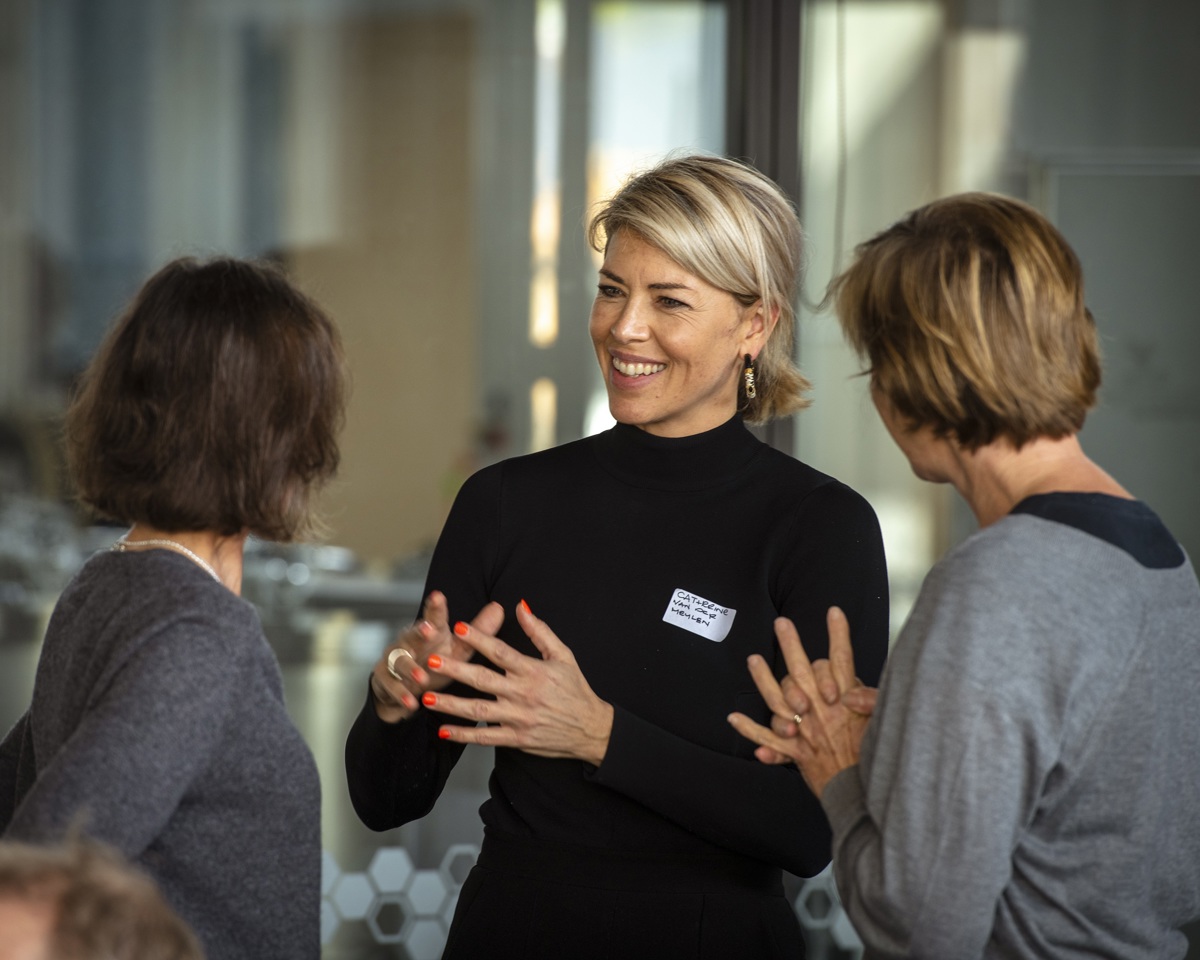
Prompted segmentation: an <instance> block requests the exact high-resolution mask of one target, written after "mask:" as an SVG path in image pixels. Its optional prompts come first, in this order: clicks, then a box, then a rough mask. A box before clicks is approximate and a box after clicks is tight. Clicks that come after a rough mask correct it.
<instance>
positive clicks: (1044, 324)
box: [829, 193, 1100, 450]
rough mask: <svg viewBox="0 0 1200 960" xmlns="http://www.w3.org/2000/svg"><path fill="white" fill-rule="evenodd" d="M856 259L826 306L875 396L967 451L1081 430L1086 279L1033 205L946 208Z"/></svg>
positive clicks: (988, 200)
mask: <svg viewBox="0 0 1200 960" xmlns="http://www.w3.org/2000/svg"><path fill="white" fill-rule="evenodd" d="M856 253H857V256H856V258H855V261H854V263H853V264H852V265H851V266H850V267H849V268H848V269H847V270H845V271H844V272H843V273H842V274H841V275H840V276H838V277H837V278H836V279H835V280H834V281H833V282H832V284H831V285H830V289H829V296H831V297H833V298H834V299H835V302H836V307H837V313H838V319H839V321H840V322H841V324H842V329H843V331H844V332H845V334H846V337H847V339H848V340H849V341H850V343H851V345H852V346H853V347H854V348H855V349H856V350H857V351H858V353H859V356H861V357H863V358H865V359H866V360H867V362H868V363H869V364H870V366H869V369H868V371H867V372H868V373H869V374H870V376H871V380H872V387H873V389H875V390H877V391H879V392H880V393H881V394H882V395H883V397H885V398H886V399H887V400H888V401H889V402H890V403H891V405H892V407H893V408H894V409H895V410H896V412H897V413H899V414H900V416H901V417H902V418H904V420H906V421H907V422H908V423H909V425H910V426H912V427H914V428H920V427H930V428H931V429H932V430H933V432H934V434H935V435H936V436H939V437H952V438H953V439H954V440H955V441H957V442H958V443H959V444H960V445H961V446H962V447H964V448H965V449H967V450H976V449H978V448H979V447H981V446H986V445H987V444H990V443H992V442H993V441H995V440H997V439H1000V438H1003V439H1005V440H1007V441H1008V442H1009V443H1011V444H1012V445H1013V446H1014V447H1016V448H1018V449H1019V448H1020V447H1021V446H1023V445H1024V444H1026V443H1028V442H1029V441H1031V440H1035V439H1038V438H1049V439H1058V438H1062V437H1065V436H1069V435H1071V434H1073V433H1077V432H1078V431H1079V430H1080V429H1081V428H1082V427H1083V422H1084V419H1085V417H1086V416H1087V411H1088V410H1089V409H1090V408H1091V407H1092V406H1094V405H1095V402H1096V390H1097V389H1098V387H1099V385H1100V353H1099V346H1098V343H1097V337H1096V327H1095V323H1094V322H1093V320H1092V315H1091V313H1090V311H1088V309H1087V307H1086V306H1085V305H1084V299H1083V271H1082V269H1081V267H1080V265H1079V259H1078V257H1076V255H1075V252H1074V251H1073V250H1072V249H1071V247H1070V245H1069V244H1068V243H1067V241H1066V240H1065V239H1064V238H1063V236H1062V234H1061V233H1059V231H1058V230H1057V229H1056V228H1055V227H1054V226H1053V225H1052V224H1051V223H1050V222H1049V221H1048V220H1047V219H1046V218H1045V217H1044V216H1042V215H1041V214H1040V213H1038V212H1037V211H1036V210H1034V209H1033V208H1032V207H1031V206H1029V205H1028V204H1025V203H1022V202H1021V201H1019V200H1013V199H1011V198H1009V197H1003V196H998V195H994V194H986V193H965V194H960V195H957V196H952V197H946V198H945V199H942V200H935V201H934V202H933V203H930V204H927V205H926V206H924V207H921V208H920V209H918V210H915V211H914V212H912V213H910V214H909V215H908V216H906V217H905V218H904V219H902V220H901V221H900V222H898V223H896V224H895V225H893V226H891V227H889V228H888V229H887V230H884V231H883V232H881V233H879V234H877V235H876V236H874V237H872V238H871V239H870V240H867V241H866V242H865V243H862V244H860V245H859V246H858V248H857V251H856Z"/></svg>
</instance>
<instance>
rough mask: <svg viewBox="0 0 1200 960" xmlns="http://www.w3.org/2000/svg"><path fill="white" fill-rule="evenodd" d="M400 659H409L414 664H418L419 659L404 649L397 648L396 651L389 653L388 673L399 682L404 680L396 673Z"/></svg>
mask: <svg viewBox="0 0 1200 960" xmlns="http://www.w3.org/2000/svg"><path fill="white" fill-rule="evenodd" d="M400 657H408V659H409V660H411V661H412V662H413V663H414V664H415V663H416V662H417V658H416V657H414V656H413V655H412V654H411V653H409V652H408V651H407V650H405V649H404V648H403V647H397V648H396V649H395V650H393V651H392V652H391V653H389V654H388V656H387V670H388V673H390V674H391V675H392V676H393V677H395V678H396V679H397V680H403V679H404V678H403V677H402V676H400V674H398V673H397V672H396V661H397V660H398V659H399V658H400Z"/></svg>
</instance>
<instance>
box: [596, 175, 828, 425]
mask: <svg viewBox="0 0 1200 960" xmlns="http://www.w3.org/2000/svg"><path fill="white" fill-rule="evenodd" d="M618 232H622V233H628V234H632V235H634V236H636V237H638V238H640V239H641V240H642V241H644V242H645V243H646V244H648V245H649V246H651V247H653V248H655V249H657V250H660V251H662V253H663V254H665V255H666V256H667V257H668V258H669V259H670V260H672V261H674V262H675V263H677V264H678V265H679V266H681V267H683V269H684V270H686V271H687V272H688V273H690V274H692V275H694V276H696V277H698V278H700V279H701V280H703V281H705V282H706V283H708V284H711V285H712V286H713V287H716V288H718V289H719V290H724V291H726V292H728V293H729V294H731V295H732V296H733V298H734V300H735V301H736V302H737V303H738V304H740V305H741V307H743V308H745V307H750V306H752V305H754V304H756V303H757V304H761V305H762V309H763V312H764V315H765V316H767V317H772V316H773V317H776V318H777V319H776V322H775V325H774V328H773V329H772V330H771V333H770V337H769V339H768V340H767V342H766V345H765V346H764V347H763V349H762V351H761V353H760V354H759V356H758V358H757V361H756V368H757V371H756V379H757V394H758V396H757V397H756V398H754V399H751V398H748V397H747V396H746V395H745V392H744V390H742V389H741V388H740V387H739V394H738V398H737V407H738V410H739V412H740V413H741V415H742V417H743V419H745V420H747V421H749V422H750V423H764V422H766V421H767V420H770V419H771V418H772V417H779V416H786V415H787V414H789V413H794V412H795V411H797V410H800V409H802V408H804V407H806V406H808V404H809V402H810V401H809V400H808V399H807V398H806V397H805V393H806V392H807V391H808V390H809V389H810V384H809V382H808V381H807V380H806V379H805V378H804V376H803V375H802V374H801V373H800V371H799V369H797V367H796V363H795V360H794V359H793V350H794V346H795V324H796V313H795V300H796V295H797V290H798V284H799V282H800V267H801V256H802V245H803V234H802V232H801V229H800V222H799V220H798V219H797V218H796V211H795V208H794V207H793V206H792V203H791V201H790V200H788V198H787V196H786V195H785V194H784V193H783V191H782V190H780V189H779V187H778V186H777V185H776V184H775V183H773V182H772V181H771V180H770V178H768V177H766V176H764V175H763V174H762V173H760V172H759V171H757V170H755V169H754V168H753V167H751V166H749V165H748V164H744V163H739V162H738V161H736V160H729V159H726V158H724V157H714V156H702V155H696V156H686V157H676V158H673V159H668V160H664V161H663V162H662V163H660V164H658V165H657V166H655V167H653V168H651V169H650V170H647V171H645V172H644V173H640V174H638V175H636V176H634V177H632V178H631V179H630V180H629V181H628V182H627V183H626V184H625V185H624V186H623V187H622V188H621V189H620V190H619V191H618V192H617V193H616V195H615V196H613V197H612V198H611V199H610V200H608V201H607V202H605V203H604V204H603V205H602V207H601V208H600V210H599V212H598V213H596V215H595V216H594V217H593V218H592V220H591V222H590V224H589V225H588V240H589V242H590V243H591V245H592V247H593V248H594V249H596V250H605V249H606V248H607V247H608V245H609V244H610V243H611V242H612V239H613V237H614V236H616V234H617V233H618Z"/></svg>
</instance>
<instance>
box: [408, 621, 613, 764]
mask: <svg viewBox="0 0 1200 960" xmlns="http://www.w3.org/2000/svg"><path fill="white" fill-rule="evenodd" d="M517 622H518V623H520V625H521V628H522V629H523V630H524V631H525V633H526V634H528V636H529V639H530V640H532V641H533V645H534V646H535V647H537V649H538V651H539V652H540V653H541V657H540V658H538V657H527V656H525V654H523V653H521V652H519V651H518V650H514V649H513V648H512V647H510V646H509V645H508V644H507V643H505V642H504V641H503V640H499V639H497V638H496V637H493V636H489V635H488V634H486V633H482V632H480V631H479V630H476V629H475V628H474V627H472V626H470V625H469V624H466V623H462V622H459V623H456V624H455V625H454V632H455V635H456V636H457V637H458V638H459V639H460V640H461V641H462V642H464V643H466V644H467V645H469V646H471V647H473V648H474V649H475V650H476V651H478V652H479V653H480V654H482V655H483V656H485V657H487V659H488V660H490V661H491V662H492V663H493V664H495V665H496V667H498V668H499V671H500V672H497V671H496V670H492V669H489V668H488V667H485V666H482V665H480V664H476V663H461V662H458V661H451V660H443V659H441V658H438V657H430V658H429V664H428V666H429V669H430V671H431V672H433V673H436V674H440V675H442V676H445V677H449V678H450V679H452V680H457V681H459V682H460V683H464V684H466V685H467V686H469V687H473V688H474V689H476V690H478V691H479V692H480V693H486V694H490V695H492V696H493V697H495V699H494V700H487V699H483V698H479V697H455V696H449V695H447V694H444V693H432V692H430V693H426V694H425V695H424V697H422V703H424V704H425V706H427V707H429V708H431V709H433V710H437V711H439V712H440V713H448V714H451V715H453V716H456V717H462V718H463V719H465V720H476V721H482V722H484V723H487V724H489V726H486V727H466V726H460V725H458V724H446V725H444V726H442V727H441V728H440V729H439V730H438V736H440V737H442V738H443V739H445V740H452V741H454V742H455V743H478V744H484V745H487V746H493V747H516V748H517V749H518V750H524V751H525V752H526V753H532V754H536V755H537V756H540V757H569V758H574V759H577V760H585V761H587V762H588V763H591V764H593V765H595V766H599V765H600V762H601V761H602V760H603V759H604V755H605V753H606V752H607V751H608V738H609V735H610V734H611V733H612V722H613V709H612V707H611V706H610V705H609V704H607V703H605V702H604V701H603V700H601V699H600V698H599V697H598V696H596V694H595V693H594V692H593V691H592V688H591V687H590V686H589V685H588V682H587V680H586V679H584V676H583V673H582V671H581V670H580V669H579V664H578V663H576V662H575V655H574V654H573V653H571V651H570V649H568V648H567V646H566V645H565V644H564V643H563V642H562V641H561V640H559V639H558V637H557V636H555V634H554V631H552V630H551V629H550V628H549V627H548V626H547V625H546V624H545V623H543V622H542V621H541V620H539V619H538V618H537V617H535V616H534V615H533V613H532V612H530V609H529V605H528V604H527V603H526V602H525V601H524V600H522V601H521V602H520V603H519V604H517Z"/></svg>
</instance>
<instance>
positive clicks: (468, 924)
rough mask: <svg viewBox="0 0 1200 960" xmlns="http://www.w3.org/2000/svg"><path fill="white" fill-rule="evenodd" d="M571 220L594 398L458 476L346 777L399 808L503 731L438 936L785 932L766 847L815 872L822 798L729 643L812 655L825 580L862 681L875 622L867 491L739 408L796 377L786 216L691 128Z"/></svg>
mask: <svg viewBox="0 0 1200 960" xmlns="http://www.w3.org/2000/svg"><path fill="white" fill-rule="evenodd" d="M590 237H591V240H592V242H593V244H594V245H595V246H596V248H597V249H599V250H602V251H603V253H604V262H603V265H602V266H601V268H600V275H599V285H598V289H597V294H596V300H595V305H594V306H593V309H592V318H591V324H590V329H591V335H592V340H593V343H594V345H595V350H596V357H597V360H598V361H599V364H600V369H601V372H602V373H603V376H604V382H605V385H606V387H607V390H608V396H609V406H610V410H611V412H612V414H613V417H614V418H615V419H616V421H617V424H616V426H615V427H614V428H613V429H612V430H610V431H607V432H605V433H602V434H600V435H598V436H595V437H589V438H587V439H584V440H580V441H578V442H575V443H569V444H565V445H563V446H561V447H558V448H556V449H553V450H548V451H545V452H542V453H537V454H533V455H530V456H526V457H518V458H515V459H512V460H508V461H505V462H503V463H500V464H496V465H494V466H492V467H488V468H486V469H484V470H481V471H480V472H479V473H477V474H476V475H475V476H473V477H472V478H471V479H470V480H468V481H467V483H466V484H465V485H464V487H463V489H462V491H461V492H460V493H459V496H458V498H457V500H456V502H455V505H454V508H453V510H452V511H451V514H450V517H449V519H448V520H447V523H446V527H445V529H444V530H443V532H442V536H441V538H440V540H439V542H438V546H437V549H436V551H435V554H434V557H433V562H432V566H431V568H430V573H429V579H428V581H427V588H428V600H427V603H426V606H425V610H424V616H423V619H422V620H421V621H419V622H418V623H417V624H416V625H414V627H413V628H412V629H410V630H409V631H407V632H406V633H405V635H404V636H402V637H401V638H400V640H399V642H398V643H397V644H396V645H394V646H393V647H391V648H389V649H388V650H387V651H385V654H384V656H383V657H382V658H381V659H380V661H379V663H378V664H376V666H375V669H374V671H373V672H372V675H371V692H370V694H369V696H368V700H367V703H366V704H365V706H364V708H363V711H362V713H361V714H360V716H359V718H358V720H357V721H356V723H355V725H354V728H353V729H352V731H351V733H350V737H349V741H348V743H347V772H348V778H349V784H350V792H351V796H352V799H353V801H354V805H355V808H356V810H357V811H358V813H359V816H360V817H361V818H362V819H363V821H364V822H365V823H366V824H367V825H368V826H370V827H372V828H374V829H377V830H384V829H389V828H392V827H396V826H398V825H400V824H402V823H406V822H408V821H410V820H414V819H416V818H418V817H421V816H423V815H424V814H425V813H427V812H428V811H429V810H430V809H431V808H432V806H433V804H434V803H435V802H436V800H437V797H438V795H439V794H440V792H441V790H442V787H443V785H444V784H445V782H446V778H447V776H448V775H449V773H450V770H451V768H452V767H453V766H454V763H455V762H456V761H457V759H458V758H459V756H460V755H461V753H462V751H463V750H464V749H465V748H466V747H467V746H468V745H470V744H489V745H493V746H495V747H497V750H496V766H495V771H494V773H493V776H492V778H491V782H490V790H491V798H490V799H489V800H488V801H487V802H486V803H485V804H484V806H483V808H482V810H481V815H482V817H483V821H484V826H485V838H484V843H483V848H482V852H481V854H480V858H479V862H478V864H477V865H476V867H475V868H474V870H473V871H472V873H471V875H470V877H469V878H468V879H467V881H466V884H465V885H464V887H463V890H462V892H461V894H460V898H459V904H458V909H457V912H456V914H455V918H454V922H453V925H452V927H451V930H450V936H449V941H448V944H447V948H446V953H445V957H447V958H467V957H476V956H483V955H487V956H489V957H492V958H496V957H509V956H512V957H518V956H519V957H522V958H524V960H536V958H550V957H554V958H561V957H571V958H573V960H579V958H586V957H597V958H601V957H603V958H612V957H622V958H638V957H647V958H649V957H653V958H656V960H662V958H673V957H678V958H681V960H682V958H701V957H737V956H754V957H756V958H772V957H780V958H783V957H787V958H789V960H791V958H795V957H797V956H802V955H803V949H804V946H803V940H802V937H801V933H800V929H799V925H798V923H797V921H796V917H795V915H794V913H793V911H792V908H791V906H790V904H789V903H788V902H787V900H786V899H785V897H784V895H783V885H782V876H781V870H788V871H791V872H793V873H796V874H800V875H803V876H808V875H812V874H815V873H817V872H818V871H820V870H821V869H822V868H823V867H824V866H825V865H826V864H827V863H828V862H829V856H830V847H829V844H830V834H829V826H828V824H827V822H826V820H825V817H824V815H823V813H822V812H821V808H820V805H819V804H818V803H817V801H816V800H815V798H814V797H813V796H812V794H811V793H810V792H809V790H808V788H807V787H806V786H805V785H804V782H803V779H802V778H801V777H800V776H799V775H798V773H797V771H796V770H795V769H793V768H788V767H783V766H775V767H768V766H763V765H762V764H759V763H757V761H756V760H755V759H754V755H753V753H752V745H751V744H749V743H747V742H745V741H742V740H741V738H740V737H739V736H738V735H737V734H736V733H735V732H734V731H733V730H732V729H731V728H730V727H729V725H728V724H727V723H726V721H725V717H726V715H727V714H729V713H730V712H733V711H740V712H743V713H747V714H748V715H750V716H754V717H757V718H759V719H760V720H762V721H765V720H766V719H767V717H768V713H767V710H766V707H765V706H764V704H763V703H762V701H761V699H760V697H759V695H758V693H757V691H756V690H755V688H754V685H753V683H752V682H751V681H750V678H749V675H748V674H747V672H746V669H745V664H746V659H747V657H748V656H750V655H751V654H759V655H761V656H763V657H765V658H766V659H767V661H768V662H770V663H772V664H773V665H774V666H775V669H776V671H777V673H782V672H783V670H784V666H785V665H784V664H783V663H782V661H781V660H780V658H779V656H778V654H777V650H776V646H775V639H774V634H773V630H772V624H773V621H774V619H775V618H776V617H778V616H780V615H784V616H788V617H791V618H793V619H794V620H795V621H796V622H797V623H798V624H799V625H800V629H801V635H802V636H804V638H805V642H806V644H807V645H808V646H809V654H810V656H814V657H819V656H823V655H824V654H825V648H826V642H827V641H826V637H825V611H826V610H827V609H828V607H829V606H831V605H834V604H836V605H838V606H840V607H841V608H842V609H843V610H845V611H846V613H847V615H848V616H849V617H850V619H851V622H852V623H853V624H854V626H855V636H856V645H857V641H859V640H861V645H859V646H858V650H859V653H860V656H861V659H860V669H861V671H862V674H863V680H864V682H866V683H869V684H870V683H874V682H875V680H876V679H877V678H878V675H879V672H880V670H881V669H882V665H883V660H884V656H885V653H886V648H887V633H888V631H887V606H888V601H887V584H886V571H885V563H884V557H883V547H882V543H881V540H880V535H879V528H878V524H877V522H876V519H875V515H874V513H873V511H872V510H871V508H870V506H869V505H868V504H867V503H866V501H865V500H863V499H862V498H861V497H860V496H859V495H858V494H856V493H855V492H854V491H853V490H851V489H849V488H848V487H846V486H845V485H843V484H841V483H839V482H838V481H836V480H834V479H833V478H831V477H828V476H825V475H824V474H822V473H819V472H818V471H816V470H814V469H812V468H811V467H808V466H806V465H804V464H802V463H800V462H798V461H796V460H794V459H792V458H790V457H788V456H786V455H784V454H782V453H780V452H779V451H777V450H774V449H773V448H771V447H769V446H767V445H766V444H764V443H762V442H760V441H759V440H757V439H756V438H755V437H754V436H753V435H752V434H751V433H750V432H749V430H748V429H747V428H746V426H745V422H751V423H761V422H764V421H766V420H768V419H770V418H771V417H773V416H781V415H786V414H788V413H792V412H794V411H796V410H798V409H800V408H801V407H803V406H804V405H806V402H807V401H805V400H804V399H803V393H804V391H805V390H806V389H807V388H808V384H807V382H806V381H805V380H804V378H803V377H802V376H801V375H800V373H799V371H798V370H797V369H796V368H795V366H794V364H793V362H792V345H793V325H794V313H793V307H792V302H793V299H794V297H795V292H796V284H797V279H798V272H799V262H800V244H801V234H800V227H799V224H798V223H797V221H796V216H795V213H794V211H793V209H792V207H791V205H790V203H789V202H788V201H787V199H786V198H785V197H784V196H783V194H782V193H781V192H780V191H779V189H778V188H777V187H776V186H775V185H774V184H773V183H771V181H769V180H768V179H766V178H765V177H763V176H762V175H761V174H759V173H757V172H756V171H754V170H753V169H751V168H749V167H747V166H745V165H743V164H740V163H736V162H733V161H730V160H725V159H721V158H716V157H685V158H681V159H674V160H669V161H666V162H664V163H662V164H660V165H659V166H658V167H656V168H654V169H652V170H650V171H649V172H647V173H644V174H642V175H640V176H638V177H635V178H634V179H633V180H631V181H630V182H629V183H628V184H626V186H625V187H624V188H623V189H622V190H621V191H620V192H619V193H618V194H617V195H616V196H615V197H614V198H613V199H612V200H610V201H609V202H608V203H607V204H606V205H605V206H604V207H603V209H602V210H601V211H600V213H599V214H598V215H597V216H596V217H595V219H594V220H593V221H592V224H591V228H590ZM472 615H475V618H474V620H473V621H472V622H471V623H470V624H468V623H466V622H464V621H465V620H466V618H468V617H470V616H472ZM480 723H482V724H484V725H478V724H480Z"/></svg>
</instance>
